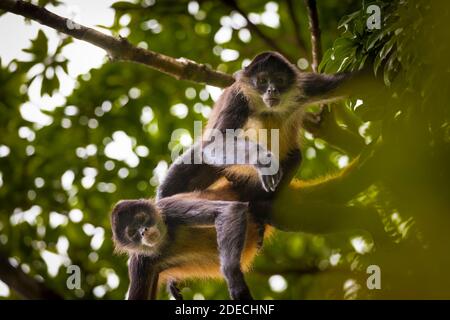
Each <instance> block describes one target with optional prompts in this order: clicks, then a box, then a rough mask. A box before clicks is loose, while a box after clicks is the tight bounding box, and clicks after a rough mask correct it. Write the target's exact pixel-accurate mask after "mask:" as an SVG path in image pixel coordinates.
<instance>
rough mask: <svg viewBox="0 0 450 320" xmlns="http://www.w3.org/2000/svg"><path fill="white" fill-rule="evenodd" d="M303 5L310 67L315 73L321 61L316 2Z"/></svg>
mask: <svg viewBox="0 0 450 320" xmlns="http://www.w3.org/2000/svg"><path fill="white" fill-rule="evenodd" d="M305 4H306V8H307V9H308V18H309V30H310V31H311V49H312V64H311V67H312V69H313V71H314V72H317V71H318V67H319V63H320V60H322V48H321V45H320V27H319V16H318V13H317V5H316V0H305Z"/></svg>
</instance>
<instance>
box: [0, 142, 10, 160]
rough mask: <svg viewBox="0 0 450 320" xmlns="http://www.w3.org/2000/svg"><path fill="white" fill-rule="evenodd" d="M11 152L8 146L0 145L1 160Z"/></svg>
mask: <svg viewBox="0 0 450 320" xmlns="http://www.w3.org/2000/svg"><path fill="white" fill-rule="evenodd" d="M10 152H11V149H10V148H9V147H8V146H5V145H4V144H3V145H0V158H4V157H7V156H8V155H9V153H10Z"/></svg>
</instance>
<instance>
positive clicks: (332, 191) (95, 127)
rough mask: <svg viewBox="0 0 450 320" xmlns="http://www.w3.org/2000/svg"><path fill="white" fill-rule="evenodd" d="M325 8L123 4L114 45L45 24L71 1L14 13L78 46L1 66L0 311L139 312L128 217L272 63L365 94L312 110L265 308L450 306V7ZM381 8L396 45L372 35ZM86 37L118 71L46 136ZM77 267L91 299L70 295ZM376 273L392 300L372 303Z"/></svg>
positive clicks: (349, 0)
mask: <svg viewBox="0 0 450 320" xmlns="http://www.w3.org/2000/svg"><path fill="white" fill-rule="evenodd" d="M315 2H316V1H310V0H307V1H304V2H301V1H293V0H285V1H260V0H258V1H257V0H248V1H237V0H221V1H210V0H202V1H198V2H197V1H184V0H182V1H171V0H133V1H127V2H124V1H117V2H115V3H114V4H113V5H112V8H113V9H114V12H115V15H114V21H113V24H112V25H111V26H99V27H100V28H98V29H99V30H103V31H104V33H102V34H99V33H98V32H99V31H96V32H94V30H92V29H83V28H84V27H83V26H79V25H77V24H74V23H73V22H72V21H71V20H66V19H65V18H64V17H63V18H61V20H58V19H57V18H56V17H54V16H51V15H48V14H46V13H45V12H43V11H42V8H44V7H46V8H48V10H49V11H52V8H55V6H56V7H57V6H64V5H65V4H64V1H58V0H39V1H33V4H34V5H37V6H38V7H36V6H34V5H31V4H30V2H24V1H15V0H6V1H3V2H2V3H0V9H3V10H4V11H0V14H1V15H2V16H3V15H10V14H13V13H15V14H19V15H21V16H24V17H27V20H30V21H32V22H31V23H41V24H44V25H50V26H51V27H52V28H56V29H58V30H59V31H61V32H60V33H58V45H57V46H56V48H53V47H51V46H50V45H49V39H48V35H47V33H46V32H44V31H42V30H41V31H39V33H38V34H37V36H36V37H35V38H34V39H33V40H32V41H31V42H30V46H29V47H28V48H27V49H25V51H26V52H27V53H29V56H30V59H29V60H27V61H24V60H20V59H14V60H13V61H11V62H9V63H7V64H6V63H2V64H1V66H0V84H1V85H0V114H1V116H0V281H1V282H0V288H1V289H2V290H0V293H2V295H3V296H2V297H0V298H19V297H20V298H65V299H75V298H82V299H93V298H108V299H123V298H124V297H125V294H126V291H127V287H128V277H127V257H125V256H121V255H117V254H114V253H113V246H112V241H111V240H110V239H111V231H110V222H109V213H110V211H111V208H112V206H113V205H114V204H115V203H116V202H117V201H119V200H121V199H137V198H149V197H152V196H154V193H155V188H156V187H157V185H158V183H159V182H160V180H161V178H162V177H163V175H164V172H165V170H166V169H167V167H168V165H170V163H171V152H172V150H174V149H176V148H179V147H180V146H187V145H189V144H190V143H192V138H193V122H194V121H203V122H205V121H206V119H207V118H208V115H209V113H210V111H211V108H212V106H213V103H214V100H215V99H217V96H218V94H219V93H220V89H219V87H222V88H223V87H225V86H227V85H229V84H231V83H232V82H233V78H232V74H233V73H234V72H236V71H238V70H239V69H241V68H242V67H243V66H245V65H246V64H247V63H248V62H249V61H250V59H252V58H253V57H254V56H255V55H256V54H258V53H260V52H261V51H266V50H274V51H279V52H280V53H282V54H283V55H285V56H286V57H287V58H288V59H289V60H290V61H291V62H293V63H295V64H296V65H297V66H298V67H299V69H300V70H303V71H309V72H311V71H315V72H323V73H335V72H340V71H358V70H361V73H359V74H360V75H362V76H361V77H358V78H356V79H355V81H354V82H352V83H351V85H350V87H349V88H348V90H349V91H350V93H351V94H350V97H349V98H348V99H346V100H345V101H343V102H341V103H334V104H330V105H327V106H313V107H312V108H311V110H309V111H310V113H309V116H308V117H307V119H306V120H305V128H306V130H305V132H304V133H303V147H302V153H303V155H304V157H303V158H304V160H303V163H302V165H301V169H300V170H299V172H298V173H297V176H296V179H295V181H293V182H292V184H291V188H289V189H288V190H286V191H285V192H283V193H282V194H281V195H280V197H279V199H278V201H277V203H276V212H275V217H276V219H277V221H278V222H279V224H280V225H283V226H285V228H283V229H286V230H287V231H277V232H276V234H275V236H274V238H273V239H272V240H271V241H270V242H268V243H265V245H264V249H263V251H262V253H261V254H260V255H259V256H258V257H257V260H256V261H255V265H254V268H253V269H252V271H251V272H250V273H249V274H248V276H247V279H248V282H249V286H250V288H251V290H252V292H253V294H254V296H255V297H256V298H260V299H263V298H274V299H343V298H345V299H352V298H360V299H361V298H374V299H379V298H450V290H449V289H448V288H450V276H449V275H447V270H450V256H449V255H448V254H447V253H446V252H447V246H448V243H450V233H449V232H448V230H449V229H450V214H449V210H450V203H449V201H450V198H449V194H450V188H449V181H450V171H449V168H450V167H449V165H448V163H449V162H448V161H449V160H450V148H449V145H450V144H449V142H450V127H449V110H450V108H449V102H450V91H449V90H447V87H448V84H449V83H450V72H449V70H450V63H449V59H448V57H449V56H450V44H449V43H448V41H447V36H448V29H447V26H446V24H447V21H448V18H449V16H450V4H449V3H448V2H447V1H433V2H432V3H431V2H429V1H426V0H398V1H390V0H376V1H370V0H366V1H359V0H345V1H342V0H340V1H338V0H329V1H318V2H317V4H316V3H315ZM371 5H376V6H377V7H378V8H380V13H381V15H380V17H381V28H379V29H377V28H375V29H372V28H369V27H368V24H367V21H368V19H370V17H371V15H372V14H373V13H371V12H370V10H369V11H368V10H367V9H368V8H369V6H371ZM316 10H317V11H316ZM46 18H48V19H47V20H46ZM0 19H1V17H0ZM36 21H37V22H36ZM24 23H26V22H24ZM52 23H53V25H52ZM57 26H59V27H60V28H58V27H57ZM1 32H8V31H7V30H2V31H1ZM18 32H20V30H19V31H18ZM100 32H102V31H100ZM107 32H109V33H110V34H111V36H110V37H109V36H104V35H103V34H106V33H107ZM73 37H75V38H78V39H82V40H84V41H88V42H90V43H93V44H94V45H96V46H99V47H102V48H103V49H105V50H106V51H107V52H108V55H109V59H105V61H104V64H103V65H101V67H99V68H95V69H91V70H90V71H89V72H88V73H86V74H83V75H80V76H78V77H77V78H76V79H75V88H74V90H73V91H72V92H71V93H70V94H68V95H66V96H64V99H63V101H62V102H61V103H60V105H59V106H57V107H56V108H52V109H51V110H50V109H46V108H45V106H44V107H41V108H40V111H39V119H40V121H37V120H36V119H34V118H35V117H36V115H34V116H26V114H27V112H28V113H29V110H30V108H31V107H32V104H33V103H32V102H31V101H30V97H29V90H30V87H31V86H38V87H39V88H40V95H41V96H42V97H47V96H53V95H54V94H57V93H60V90H61V85H62V83H63V82H64V81H66V80H65V77H67V73H68V69H67V68H68V63H69V61H68V59H67V57H65V56H64V55H63V54H62V52H63V50H64V47H65V46H67V45H69V44H70V43H71V42H72V41H79V40H74V39H73ZM130 61H134V62H138V63H132V62H130ZM146 66H149V67H150V68H148V67H146ZM316 118H320V120H321V121H320V122H316V121H314V120H315V119H316ZM70 265H76V266H79V268H80V270H81V275H82V280H81V288H79V289H69V288H68V286H67V282H66V281H67V277H68V276H69V274H68V273H67V267H68V266H70ZM370 265H376V266H378V267H379V268H380V270H381V289H375V290H371V289H370V288H368V286H367V285H366V281H367V279H368V277H369V276H370V274H368V273H367V267H368V266H370ZM183 287H184V289H183V294H184V295H185V297H186V298H188V299H190V298H202V297H203V298H207V299H226V298H228V294H227V291H226V287H225V284H224V283H223V282H219V281H203V280H202V281H199V280H197V281H189V282H187V283H185V284H183ZM160 297H161V298H168V296H167V294H166V293H165V292H163V291H161V292H160Z"/></svg>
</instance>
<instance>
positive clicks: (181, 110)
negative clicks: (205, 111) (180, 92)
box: [170, 103, 189, 119]
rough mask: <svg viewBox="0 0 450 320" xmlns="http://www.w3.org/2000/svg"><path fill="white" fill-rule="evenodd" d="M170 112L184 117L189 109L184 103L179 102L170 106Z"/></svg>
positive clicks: (178, 116)
mask: <svg viewBox="0 0 450 320" xmlns="http://www.w3.org/2000/svg"><path fill="white" fill-rule="evenodd" d="M170 113H171V114H172V115H174V116H176V117H177V118H180V119H184V118H186V116H187V115H188V113H189V110H188V107H187V106H186V105H185V104H184V103H177V104H175V105H173V106H172V107H171V108H170Z"/></svg>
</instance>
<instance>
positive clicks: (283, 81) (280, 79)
mask: <svg viewBox="0 0 450 320" xmlns="http://www.w3.org/2000/svg"><path fill="white" fill-rule="evenodd" d="M275 83H276V84H277V86H281V87H282V86H284V85H285V84H286V79H285V78H284V77H276V78H275Z"/></svg>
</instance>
